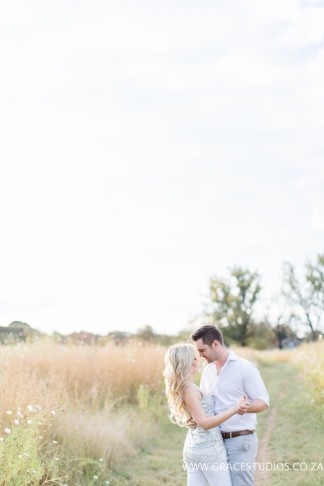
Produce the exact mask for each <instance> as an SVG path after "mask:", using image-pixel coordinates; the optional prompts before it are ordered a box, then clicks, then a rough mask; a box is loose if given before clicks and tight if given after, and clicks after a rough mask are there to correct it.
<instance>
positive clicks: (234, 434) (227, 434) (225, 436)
mask: <svg viewBox="0 0 324 486" xmlns="http://www.w3.org/2000/svg"><path fill="white" fill-rule="evenodd" d="M254 432H255V430H239V431H238V432H222V436H223V439H232V437H239V436H240V435H250V434H254Z"/></svg>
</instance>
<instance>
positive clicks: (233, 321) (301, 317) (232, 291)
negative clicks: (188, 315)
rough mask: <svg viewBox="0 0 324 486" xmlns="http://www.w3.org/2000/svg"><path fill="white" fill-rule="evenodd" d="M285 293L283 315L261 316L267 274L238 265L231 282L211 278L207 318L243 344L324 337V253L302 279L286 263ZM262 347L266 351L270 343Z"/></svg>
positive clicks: (281, 303)
mask: <svg viewBox="0 0 324 486" xmlns="http://www.w3.org/2000/svg"><path fill="white" fill-rule="evenodd" d="M282 277H283V279H282V289H281V294H280V296H278V298H277V302H276V308H277V311H276V312H277V315H276V316H275V317H274V316H273V315H272V316H271V317H269V316H267V315H265V316H264V317H263V318H262V319H260V317H259V318H257V317H256V316H257V313H256V308H257V304H258V302H259V299H260V295H261V290H262V286H261V276H260V274H259V273H258V272H253V271H250V270H249V269H247V268H242V267H239V266H233V267H231V268H230V269H229V271H228V275H227V276H226V277H225V278H219V277H215V276H213V277H211V279H210V282H209V301H208V303H207V305H206V307H205V312H204V313H205V316H206V318H207V320H208V321H209V322H210V323H213V324H215V325H217V326H219V327H220V328H221V329H222V331H223V334H224V337H225V340H226V341H227V342H228V343H229V344H230V343H237V344H239V345H241V346H247V345H251V343H253V342H254V343H255V341H258V338H259V340H260V341H261V344H262V341H265V343H264V344H266V342H267V341H269V339H271V335H273V336H275V339H276V341H277V344H278V346H279V347H282V346H281V344H282V342H283V341H284V339H286V338H287V337H289V336H290V337H293V336H295V337H296V336H297V334H298V332H303V334H304V336H305V337H306V339H309V340H312V341H316V340H318V339H321V338H322V337H323V335H324V334H323V311H324V254H320V255H317V257H316V259H315V260H314V261H313V262H307V263H306V264H305V268H304V273H303V275H302V277H300V278H299V277H298V276H297V272H296V269H295V267H294V265H292V264H291V263H289V262H286V263H284V265H283V275H282ZM256 347H265V346H264V345H261V346H256Z"/></svg>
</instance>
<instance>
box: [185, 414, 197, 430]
mask: <svg viewBox="0 0 324 486" xmlns="http://www.w3.org/2000/svg"><path fill="white" fill-rule="evenodd" d="M187 425H188V427H189V429H192V430H194V429H196V428H197V424H196V422H195V421H194V419H193V418H192V417H191V418H190V419H188V420H187Z"/></svg>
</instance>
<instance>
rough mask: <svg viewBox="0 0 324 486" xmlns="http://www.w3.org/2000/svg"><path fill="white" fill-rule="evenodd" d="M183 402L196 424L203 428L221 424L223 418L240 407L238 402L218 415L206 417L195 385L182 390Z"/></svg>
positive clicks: (226, 417) (207, 428)
mask: <svg viewBox="0 0 324 486" xmlns="http://www.w3.org/2000/svg"><path fill="white" fill-rule="evenodd" d="M183 398H184V402H185V404H186V405H187V407H188V409H189V411H190V413H191V415H192V418H193V419H194V421H195V422H196V424H197V425H198V426H199V427H201V428H202V429H204V430H209V429H212V428H213V427H217V425H220V424H222V423H223V422H225V420H228V419H229V418H230V417H232V416H233V415H235V414H236V413H237V412H238V410H239V409H240V406H239V404H237V405H234V406H233V407H231V408H229V409H228V410H226V411H225V412H222V413H219V414H218V415H213V416H211V417H207V415H206V413H205V411H204V409H203V407H202V405H201V395H200V392H199V391H198V390H197V388H195V387H191V386H190V387H188V388H186V389H185V392H184V397H183Z"/></svg>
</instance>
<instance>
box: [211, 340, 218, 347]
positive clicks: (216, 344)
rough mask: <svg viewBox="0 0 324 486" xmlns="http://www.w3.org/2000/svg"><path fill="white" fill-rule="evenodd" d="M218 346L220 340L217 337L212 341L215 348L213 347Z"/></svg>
mask: <svg viewBox="0 0 324 486" xmlns="http://www.w3.org/2000/svg"><path fill="white" fill-rule="evenodd" d="M218 346H219V341H217V339H215V340H214V341H213V342H212V348H213V349H216V348H217V347H218Z"/></svg>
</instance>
